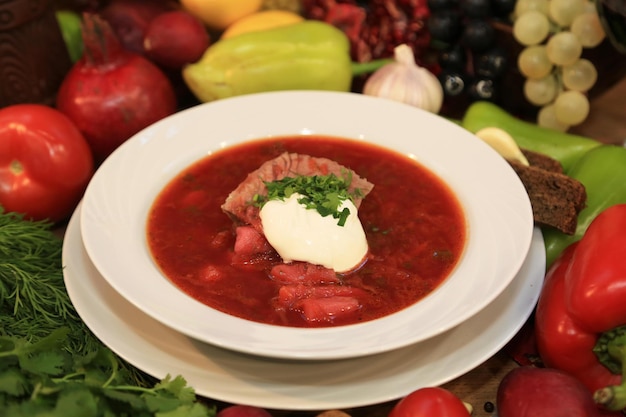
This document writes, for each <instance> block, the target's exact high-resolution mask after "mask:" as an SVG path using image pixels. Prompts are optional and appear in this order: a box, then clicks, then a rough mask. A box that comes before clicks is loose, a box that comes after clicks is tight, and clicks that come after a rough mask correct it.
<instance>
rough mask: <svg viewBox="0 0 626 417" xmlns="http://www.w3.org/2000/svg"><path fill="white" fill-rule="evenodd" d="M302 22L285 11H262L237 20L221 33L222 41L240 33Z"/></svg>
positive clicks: (297, 15) (301, 18) (295, 15)
mask: <svg viewBox="0 0 626 417" xmlns="http://www.w3.org/2000/svg"><path fill="white" fill-rule="evenodd" d="M303 20H304V18H303V17H302V16H300V15H299V14H297V13H293V12H289V11H287V10H264V11H260V12H256V13H252V14H250V15H248V16H245V17H242V18H241V19H239V20H237V21H236V22H235V23H233V24H232V25H230V26H229V27H228V28H226V30H225V31H224V33H222V39H226V38H231V37H233V36H236V35H241V34H242V33H249V32H258V31H260V30H266V29H272V28H275V27H279V26H286V25H290V24H293V23H298V22H302V21H303Z"/></svg>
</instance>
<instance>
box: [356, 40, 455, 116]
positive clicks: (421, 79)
mask: <svg viewBox="0 0 626 417" xmlns="http://www.w3.org/2000/svg"><path fill="white" fill-rule="evenodd" d="M363 94H365V95H369V96H375V97H383V98H387V99H391V100H395V101H399V102H402V103H406V104H409V105H412V106H415V107H419V108H421V109H423V110H426V111H429V112H431V113H439V111H440V110H441V106H442V105H443V88H442V86H441V83H440V82H439V80H438V79H437V77H436V76H435V75H434V74H433V73H432V72H430V71H429V70H427V69H426V68H423V67H420V66H419V65H417V64H416V63H415V55H414V53H413V50H412V49H411V48H410V47H409V46H408V45H406V44H401V45H398V46H396V47H395V49H394V62H391V63H389V64H387V65H384V66H383V67H381V68H379V69H378V70H377V71H375V72H374V73H373V74H372V75H371V76H370V77H369V78H368V80H367V81H366V82H365V85H364V86H363Z"/></svg>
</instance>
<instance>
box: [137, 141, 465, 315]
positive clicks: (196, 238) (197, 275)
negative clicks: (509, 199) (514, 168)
mask: <svg viewBox="0 0 626 417" xmlns="http://www.w3.org/2000/svg"><path fill="white" fill-rule="evenodd" d="M283 152H296V153H300V154H306V155H311V156H314V157H324V158H329V159H332V160H334V161H336V162H338V163H340V164H342V165H344V166H346V167H348V168H350V169H352V170H353V171H355V172H356V173H357V174H358V175H359V176H361V177H364V178H366V179H367V180H368V181H369V182H371V183H373V184H374V188H373V190H372V191H371V192H370V193H369V194H368V195H367V196H366V198H365V199H364V200H363V202H362V203H361V205H360V207H359V213H358V216H359V218H360V220H361V223H362V224H363V228H364V230H365V233H366V236H367V241H368V245H369V254H368V256H367V259H366V261H365V262H364V264H363V265H362V266H361V267H360V268H358V269H356V270H354V271H351V272H349V273H347V274H341V275H338V276H337V280H336V282H332V283H330V284H327V285H325V286H324V287H325V289H330V290H332V292H330V293H329V294H331V293H332V294H331V295H332V296H333V297H335V298H333V300H335V299H336V300H342V299H347V298H356V299H357V300H358V306H357V308H351V309H346V310H350V311H344V313H345V314H327V315H326V316H324V318H323V319H319V320H318V319H316V320H311V319H310V317H308V316H306V315H305V314H303V310H302V309H303V308H304V307H303V306H302V304H298V303H294V304H293V305H292V306H291V307H290V308H285V305H284V303H281V302H279V299H280V296H279V294H283V292H284V291H285V284H284V283H281V282H277V281H276V280H275V279H273V278H272V276H271V275H270V274H269V271H270V270H271V268H272V267H274V266H276V265H277V264H282V263H283V262H282V259H280V257H279V256H278V255H277V254H276V253H274V254H271V253H269V254H266V255H265V256H263V257H255V258H245V257H242V256H239V255H238V254H237V253H235V251H234V245H235V239H236V233H235V225H234V223H233V220H232V219H231V218H230V217H229V216H228V215H226V214H225V213H224V212H223V211H222V210H221V208H220V207H221V205H222V204H223V203H224V201H225V199H226V197H227V196H228V195H229V193H230V192H231V191H232V190H234V189H235V188H236V187H237V186H238V185H239V183H240V182H242V181H243V180H244V179H245V178H246V176H247V175H248V173H250V172H252V171H254V170H255V169H257V168H258V167H259V166H260V165H262V164H263V163H264V162H266V161H268V160H270V159H273V158H275V157H277V156H278V155H280V154H281V153H283ZM466 233H467V231H466V223H465V218H464V214H463V211H462V208H461V206H460V204H459V202H458V201H457V199H456V197H455V195H454V194H453V193H452V191H451V190H450V189H449V187H448V186H447V185H446V184H444V183H443V182H442V181H441V180H440V179H439V178H438V177H437V176H436V175H435V174H433V173H432V172H430V171H429V170H428V169H426V168H425V167H423V166H421V165H419V164H418V163H417V162H416V161H414V160H412V159H410V158H408V157H406V156H405V155H402V154H399V153H397V152H394V151H390V150H387V149H384V148H381V147H379V146H376V145H372V144H369V143H364V142H360V141H355V140H349V139H343V138H334V137H325V136H294V137H283V138H271V139H264V140H257V141H254V142H249V143H245V144H239V145H234V146H231V147H228V148H226V149H223V150H220V151H217V152H215V153H213V154H211V155H209V156H207V157H206V158H204V159H202V160H200V161H198V162H196V163H194V164H193V165H191V166H189V167H188V168H186V169H185V170H183V171H182V172H181V173H180V174H179V175H178V176H176V177H175V178H174V179H173V180H172V181H171V182H170V183H169V184H168V185H167V186H166V187H165V188H164V189H163V190H162V191H161V193H160V194H159V195H158V197H157V198H156V200H155V202H154V203H153V206H152V208H151V210H150V213H149V218H148V221H147V241H148V246H149V248H150V251H151V253H152V256H153V258H154V260H155V262H156V264H157V265H158V266H159V268H160V269H161V271H162V272H163V274H164V275H165V276H167V277H168V278H169V279H170V280H171V281H172V282H173V283H174V284H175V285H176V286H178V287H179V288H180V289H181V290H182V291H184V292H185V293H187V294H188V295H190V296H191V297H193V298H195V299H196V300H198V301H200V302H202V303H204V304H206V305H208V306H210V307H212V308H215V309H217V310H220V311H222V312H224V313H227V314H230V315H234V316H238V317H241V318H244V319H247V320H252V321H256V322H262V323H268V324H273V325H282V326H292V327H321V326H338V325H346V324H354V323H359V322H365V321H369V320H374V319H377V318H380V317H382V316H386V315H389V314H392V313H394V312H397V311H399V310H401V309H404V308H406V307H408V306H410V305H412V304H414V303H416V302H417V301H419V300H420V299H422V298H423V297H425V296H426V295H428V294H429V293H430V292H432V291H433V290H434V289H436V288H437V286H439V285H440V284H441V283H442V282H443V281H444V280H445V278H446V277H447V276H448V275H449V274H450V273H451V271H452V270H453V269H454V267H455V265H456V264H457V262H458V260H459V258H460V256H461V254H462V252H463V249H464V246H465V241H466ZM281 291H282V292H281ZM281 296H282V295H281ZM326 301H328V300H326ZM327 304H329V303H327Z"/></svg>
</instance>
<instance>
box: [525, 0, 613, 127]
mask: <svg viewBox="0 0 626 417" xmlns="http://www.w3.org/2000/svg"><path fill="white" fill-rule="evenodd" d="M513 36H514V37H515V39H516V40H517V42H519V43H520V44H521V45H523V46H524V49H523V50H522V51H521V52H520V54H519V56H518V61H517V65H518V68H519V70H520V72H521V73H522V75H524V77H526V81H525V83H524V96H525V97H526V99H527V100H528V101H529V102H530V103H532V104H534V105H536V106H539V107H540V110H539V112H538V116H537V123H538V124H539V125H540V126H545V127H550V128H553V129H556V130H560V131H566V130H567V129H569V127H570V126H575V125H577V124H580V123H582V122H583V121H584V120H585V119H586V118H587V116H588V114H589V100H588V98H587V95H586V92H587V91H588V90H589V89H590V88H591V87H593V85H594V84H595V83H596V80H597V77H598V73H597V71H596V68H595V66H594V64H593V62H591V61H589V60H587V59H585V58H583V57H582V52H583V49H584V48H594V47H596V46H598V45H599V44H600V43H601V42H602V41H603V40H604V38H605V36H606V35H605V32H604V29H603V28H602V25H601V23H600V19H599V18H598V14H597V11H596V8H595V5H594V3H593V1H589V0H517V3H516V5H515V11H514V23H513Z"/></svg>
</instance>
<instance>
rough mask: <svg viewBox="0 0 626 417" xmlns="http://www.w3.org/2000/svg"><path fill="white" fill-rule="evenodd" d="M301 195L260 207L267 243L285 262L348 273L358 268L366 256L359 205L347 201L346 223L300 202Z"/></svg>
mask: <svg viewBox="0 0 626 417" xmlns="http://www.w3.org/2000/svg"><path fill="white" fill-rule="evenodd" d="M300 197H302V195H301V194H297V193H294V194H292V195H291V196H290V197H289V198H287V199H285V200H284V201H283V200H270V201H268V202H267V203H265V205H264V206H263V208H262V209H261V213H260V216H261V222H262V224H263V231H264V233H265V237H266V238H267V240H268V242H269V243H270V245H272V247H273V248H274V249H276V251H277V252H278V254H279V255H280V256H281V257H282V258H283V261H285V262H292V261H303V262H309V263H312V264H315V265H322V266H325V267H326V268H331V269H333V270H335V271H336V272H346V271H349V270H351V269H354V268H355V267H357V266H358V265H359V264H360V263H361V262H363V259H364V258H365V256H366V255H367V251H368V245H367V238H366V237H365V231H364V230H363V226H362V225H361V221H360V220H359V216H358V213H357V208H356V206H355V205H354V204H353V203H352V201H350V200H345V201H344V202H343V203H342V205H341V206H340V207H339V210H340V211H341V210H343V208H344V207H347V208H348V210H350V215H349V216H348V217H347V219H346V223H345V224H344V225H343V226H339V225H338V224H337V222H338V220H337V219H335V218H333V216H326V217H322V215H321V214H319V213H318V212H317V210H315V209H307V208H306V207H305V206H304V205H302V204H300V203H298V198H300Z"/></svg>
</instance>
